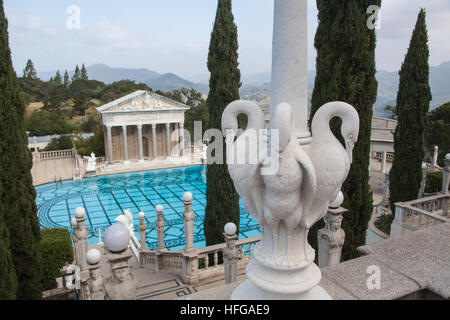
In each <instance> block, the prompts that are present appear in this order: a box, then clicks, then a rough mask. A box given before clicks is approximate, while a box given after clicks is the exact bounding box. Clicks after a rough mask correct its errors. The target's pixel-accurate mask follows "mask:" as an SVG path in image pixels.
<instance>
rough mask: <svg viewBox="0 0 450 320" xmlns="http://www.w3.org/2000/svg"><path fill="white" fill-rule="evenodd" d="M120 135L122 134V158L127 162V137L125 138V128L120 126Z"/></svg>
mask: <svg viewBox="0 0 450 320" xmlns="http://www.w3.org/2000/svg"><path fill="white" fill-rule="evenodd" d="M122 134H123V156H124V161H125V162H128V136H127V126H126V125H122Z"/></svg>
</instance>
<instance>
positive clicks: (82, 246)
mask: <svg viewBox="0 0 450 320" xmlns="http://www.w3.org/2000/svg"><path fill="white" fill-rule="evenodd" d="M75 219H76V223H77V227H76V229H74V236H75V237H76V239H77V244H78V254H77V265H78V266H79V267H80V269H81V274H80V277H81V279H80V281H81V300H86V299H87V298H88V292H89V287H88V284H87V281H88V279H89V267H88V263H87V260H86V254H87V251H88V238H89V230H88V229H87V228H86V227H85V220H86V210H85V209H84V208H81V207H79V208H76V209H75Z"/></svg>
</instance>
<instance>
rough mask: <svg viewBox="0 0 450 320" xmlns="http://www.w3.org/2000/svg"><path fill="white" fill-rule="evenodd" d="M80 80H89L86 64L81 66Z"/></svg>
mask: <svg viewBox="0 0 450 320" xmlns="http://www.w3.org/2000/svg"><path fill="white" fill-rule="evenodd" d="M80 78H81V79H82V80H89V77H88V73H87V70H86V67H85V66H84V63H83V65H82V66H81V73H80Z"/></svg>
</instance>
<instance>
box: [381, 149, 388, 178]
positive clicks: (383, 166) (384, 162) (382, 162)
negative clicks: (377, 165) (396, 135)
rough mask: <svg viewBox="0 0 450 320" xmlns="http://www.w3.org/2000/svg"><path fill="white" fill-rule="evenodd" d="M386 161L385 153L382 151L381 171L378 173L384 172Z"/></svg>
mask: <svg viewBox="0 0 450 320" xmlns="http://www.w3.org/2000/svg"><path fill="white" fill-rule="evenodd" d="M386 160H387V152H386V151H383V158H382V159H381V170H380V172H383V173H384V172H385V171H386Z"/></svg>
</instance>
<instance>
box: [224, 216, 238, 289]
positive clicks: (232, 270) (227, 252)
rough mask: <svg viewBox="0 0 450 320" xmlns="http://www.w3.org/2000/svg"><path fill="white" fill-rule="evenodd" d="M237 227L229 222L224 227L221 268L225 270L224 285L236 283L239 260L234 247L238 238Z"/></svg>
mask: <svg viewBox="0 0 450 320" xmlns="http://www.w3.org/2000/svg"><path fill="white" fill-rule="evenodd" d="M236 230H237V227H236V225H235V224H234V223H232V222H230V223H227V224H226V225H225V230H224V231H225V232H224V234H223V235H224V237H225V243H226V247H225V248H223V249H222V253H223V266H224V269H225V283H232V282H234V281H236V273H237V262H238V260H239V249H238V247H237V246H236V241H237V240H238V236H237V235H236Z"/></svg>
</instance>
